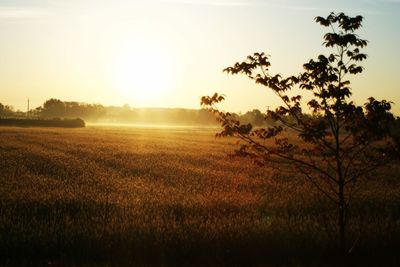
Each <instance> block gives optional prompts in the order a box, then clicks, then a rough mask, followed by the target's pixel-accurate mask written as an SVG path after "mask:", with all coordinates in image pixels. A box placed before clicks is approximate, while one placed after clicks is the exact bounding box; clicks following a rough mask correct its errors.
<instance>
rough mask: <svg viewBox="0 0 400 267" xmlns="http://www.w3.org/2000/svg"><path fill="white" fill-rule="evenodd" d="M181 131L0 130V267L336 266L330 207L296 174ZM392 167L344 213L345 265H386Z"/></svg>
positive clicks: (392, 253) (397, 212) (390, 247)
mask: <svg viewBox="0 0 400 267" xmlns="http://www.w3.org/2000/svg"><path fill="white" fill-rule="evenodd" d="M233 143H234V140H230V139H222V140H221V139H215V138H214V135H213V131H206V130H199V129H197V130H192V131H191V130H189V129H172V128H171V129H156V128H151V129H146V128H125V129H124V128H105V127H103V128H95V127H94V128H90V127H89V128H87V129H36V128H24V129H21V128H12V127H7V128H0V170H1V172H0V264H6V265H7V264H9V265H27V266H30V265H33V264H39V265H41V264H44V263H47V262H53V263H69V264H98V263H103V264H104V263H106V264H115V265H117V266H119V265H145V266H147V265H164V266H165V265H181V266H187V265H199V266H200V265H205V266H210V265H213V266H224V265H225V266H239V265H241V266H252V265H257V266H259V265H267V266H282V265H290V266H291V265H301V266H302V265H315V266H319V265H332V266H334V265H337V264H339V263H340V262H338V260H337V257H336V256H337V254H336V250H335V248H336V240H335V236H334V234H335V233H336V229H335V227H336V222H335V221H334V220H335V214H334V213H333V210H334V209H333V208H332V209H331V208H330V206H329V205H330V204H329V202H327V201H326V200H325V199H324V198H323V196H320V195H319V194H318V192H316V191H314V190H313V189H312V187H310V186H309V185H308V184H307V183H306V182H305V181H304V180H302V178H301V177H297V176H296V174H285V173H282V172H274V171H272V169H269V168H259V167H256V166H255V165H254V164H253V163H252V162H250V161H248V160H245V159H238V158H230V157H228V156H227V154H228V153H229V152H231V151H232V149H233V147H232V144H233ZM399 171H400V168H399V167H398V166H395V165H393V166H389V167H387V168H386V169H385V170H383V171H380V172H377V173H374V174H371V178H370V179H368V180H367V181H366V182H365V183H364V184H363V187H362V188H363V189H362V190H361V191H360V192H359V193H358V197H357V200H356V201H355V202H354V203H353V208H352V209H351V218H350V220H349V231H350V236H351V240H353V241H354V248H353V250H352V253H351V254H350V256H349V259H347V260H348V261H347V263H348V264H349V265H357V264H359V265H363V264H365V263H368V264H371V265H374V264H375V265H382V264H383V265H386V266H396V265H398V264H399V263H400V260H399V256H398V255H397V252H398V248H399V247H400V187H399V185H400V180H399V179H398V178H399Z"/></svg>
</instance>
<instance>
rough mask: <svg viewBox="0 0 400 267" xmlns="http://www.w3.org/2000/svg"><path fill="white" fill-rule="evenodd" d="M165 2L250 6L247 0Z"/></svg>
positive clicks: (166, 1)
mask: <svg viewBox="0 0 400 267" xmlns="http://www.w3.org/2000/svg"><path fill="white" fill-rule="evenodd" d="M161 2H165V3H175V4H187V5H203V6H225V7H243V6H250V5H251V3H249V2H248V1H235V0H162V1H161Z"/></svg>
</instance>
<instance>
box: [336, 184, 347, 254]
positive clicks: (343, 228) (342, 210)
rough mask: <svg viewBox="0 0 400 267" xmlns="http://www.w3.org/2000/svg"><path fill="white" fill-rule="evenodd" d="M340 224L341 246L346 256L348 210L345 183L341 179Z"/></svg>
mask: <svg viewBox="0 0 400 267" xmlns="http://www.w3.org/2000/svg"><path fill="white" fill-rule="evenodd" d="M338 208H339V209H338V226H339V248H340V252H341V253H342V255H343V256H344V255H345V254H346V210H345V200H344V183H343V181H339V207H338Z"/></svg>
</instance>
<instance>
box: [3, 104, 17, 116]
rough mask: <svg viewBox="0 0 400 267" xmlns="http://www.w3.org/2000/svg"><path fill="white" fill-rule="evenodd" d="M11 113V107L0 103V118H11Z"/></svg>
mask: <svg viewBox="0 0 400 267" xmlns="http://www.w3.org/2000/svg"><path fill="white" fill-rule="evenodd" d="M13 112H14V110H13V107H11V106H8V105H3V104H2V103H0V118H2V117H7V116H11V115H12V114H13Z"/></svg>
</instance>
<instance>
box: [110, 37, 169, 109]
mask: <svg viewBox="0 0 400 267" xmlns="http://www.w3.org/2000/svg"><path fill="white" fill-rule="evenodd" d="M174 65H175V63H174V59H173V57H172V56H171V54H170V51H168V50H167V49H166V48H165V47H162V44H159V43H155V42H148V41H147V42H146V41H135V42H129V43H128V44H124V45H123V46H121V47H119V48H118V50H117V51H116V54H115V55H114V58H113V64H112V86H113V88H114V90H116V92H117V93H118V94H120V95H121V96H122V97H123V98H125V99H126V100H127V101H129V102H131V101H132V102H133V104H134V105H140V106H143V105H151V103H152V102H154V101H156V100H159V99H161V98H163V97H165V96H166V94H168V92H169V91H170V90H171V89H172V88H173V87H174V82H173V80H174V72H175V67H174Z"/></svg>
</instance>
